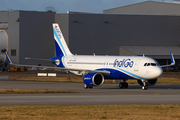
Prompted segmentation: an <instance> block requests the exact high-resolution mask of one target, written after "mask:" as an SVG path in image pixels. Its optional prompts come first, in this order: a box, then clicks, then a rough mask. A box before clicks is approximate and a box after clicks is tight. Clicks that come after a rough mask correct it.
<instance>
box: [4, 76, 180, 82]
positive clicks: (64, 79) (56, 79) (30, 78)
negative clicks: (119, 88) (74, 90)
mask: <svg viewBox="0 0 180 120" xmlns="http://www.w3.org/2000/svg"><path fill="white" fill-rule="evenodd" d="M5 80H22V81H47V82H77V83H83V78H82V77H79V76H61V77H60V76H59V77H38V76H15V75H13V76H9V79H5ZM127 82H128V83H129V84H138V82H137V80H128V81H127ZM105 83H110V84H116V83H117V82H116V80H105ZM156 84H180V78H179V77H159V78H158V81H157V83H156Z"/></svg>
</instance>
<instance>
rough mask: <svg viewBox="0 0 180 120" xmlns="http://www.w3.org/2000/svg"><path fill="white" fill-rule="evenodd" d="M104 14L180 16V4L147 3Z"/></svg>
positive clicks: (165, 2) (111, 10)
mask: <svg viewBox="0 0 180 120" xmlns="http://www.w3.org/2000/svg"><path fill="white" fill-rule="evenodd" d="M103 13H104V14H136V15H137V14H139V15H178V16H180V2H178V1H173V2H168V1H146V2H141V3H136V4H132V5H127V6H123V7H117V8H113V9H107V10H104V11H103Z"/></svg>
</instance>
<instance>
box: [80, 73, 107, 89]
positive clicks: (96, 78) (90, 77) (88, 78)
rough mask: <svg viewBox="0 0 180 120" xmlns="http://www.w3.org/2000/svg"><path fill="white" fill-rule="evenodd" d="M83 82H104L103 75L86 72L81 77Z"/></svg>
mask: <svg viewBox="0 0 180 120" xmlns="http://www.w3.org/2000/svg"><path fill="white" fill-rule="evenodd" d="M83 81H84V84H86V85H87V86H96V85H101V84H103V83H104V76H103V75H102V74H100V73H88V74H86V75H85V76H84V77H83Z"/></svg>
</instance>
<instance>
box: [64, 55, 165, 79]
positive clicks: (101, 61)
mask: <svg viewBox="0 0 180 120" xmlns="http://www.w3.org/2000/svg"><path fill="white" fill-rule="evenodd" d="M62 63H63V65H64V67H65V68H73V69H87V70H105V71H110V72H111V74H110V75H109V76H107V78H114V79H155V78H158V77H159V76H160V75H161V74H162V69H161V67H159V64H158V63H157V62H156V61H155V60H154V59H152V58H148V57H137V56H136V57H135V56H84V55H82V56H81V55H77V56H76V55H72V56H64V57H62ZM145 63H146V65H145ZM73 73H75V74H77V75H81V74H80V73H79V72H75V71H73Z"/></svg>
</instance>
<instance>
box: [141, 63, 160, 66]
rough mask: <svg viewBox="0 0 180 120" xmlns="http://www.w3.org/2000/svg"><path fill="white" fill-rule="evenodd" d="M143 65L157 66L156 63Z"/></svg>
mask: <svg viewBox="0 0 180 120" xmlns="http://www.w3.org/2000/svg"><path fill="white" fill-rule="evenodd" d="M144 66H157V64H156V63H145V64H144Z"/></svg>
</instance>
